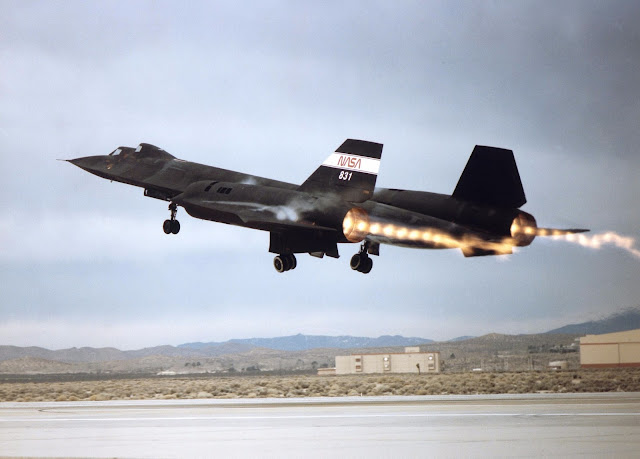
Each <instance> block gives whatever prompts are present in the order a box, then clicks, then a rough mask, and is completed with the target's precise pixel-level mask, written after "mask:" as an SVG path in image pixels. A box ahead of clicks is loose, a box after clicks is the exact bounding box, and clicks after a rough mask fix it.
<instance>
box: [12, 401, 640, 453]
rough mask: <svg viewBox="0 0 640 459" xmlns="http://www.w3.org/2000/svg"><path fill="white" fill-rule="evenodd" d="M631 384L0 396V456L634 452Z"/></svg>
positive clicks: (637, 427) (639, 419) (637, 444)
mask: <svg viewBox="0 0 640 459" xmlns="http://www.w3.org/2000/svg"><path fill="white" fill-rule="evenodd" d="M639 451H640V393H606V394H532V395H515V396H509V395H492V396H485V395H478V396H436V397H434V396H424V397H342V398H301V399H242V400H171V401H156V400H150V401H113V402H73V403H70V402H50V403H0V456H4V457H7V456H29V457H136V458H146V457H154V458H156V457H214V456H215V457H331V456H340V457H461V456H463V457H478V456H480V457H540V456H554V457H572V456H573V457H638V454H639V453H638V452H639Z"/></svg>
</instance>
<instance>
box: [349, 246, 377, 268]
mask: <svg viewBox="0 0 640 459" xmlns="http://www.w3.org/2000/svg"><path fill="white" fill-rule="evenodd" d="M368 249H369V241H365V242H364V243H363V244H362V245H361V246H360V251H359V252H358V253H356V254H355V255H354V256H352V257H351V261H350V262H349V265H350V266H351V269H353V270H354V271H358V272H361V273H362V274H369V273H370V272H371V268H373V260H372V259H371V258H370V257H369V255H368V253H367V251H368Z"/></svg>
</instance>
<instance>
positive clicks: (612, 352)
mask: <svg viewBox="0 0 640 459" xmlns="http://www.w3.org/2000/svg"><path fill="white" fill-rule="evenodd" d="M580 366H581V367H582V368H613V367H640V329H637V330H629V331H624V332H617V333H607V334H604V335H587V336H584V337H582V338H580Z"/></svg>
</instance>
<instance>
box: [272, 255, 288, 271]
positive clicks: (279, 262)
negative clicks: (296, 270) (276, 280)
mask: <svg viewBox="0 0 640 459" xmlns="http://www.w3.org/2000/svg"><path fill="white" fill-rule="evenodd" d="M273 267H274V268H276V271H278V272H279V273H283V272H285V271H286V269H285V267H286V265H285V263H284V260H283V259H282V257H281V256H280V255H278V256H277V257H275V258H274V259H273Z"/></svg>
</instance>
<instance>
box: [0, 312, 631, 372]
mask: <svg viewBox="0 0 640 459" xmlns="http://www.w3.org/2000/svg"><path fill="white" fill-rule="evenodd" d="M635 328H640V307H637V308H630V309H626V310H623V311H622V312H620V313H617V314H613V315H611V316H608V317H605V318H603V319H600V320H595V321H589V322H583V323H579V324H571V325H566V326H564V327H560V328H556V329H554V330H550V331H548V332H546V334H547V335H553V334H567V335H585V334H601V333H611V332H617V331H625V330H630V329H635ZM494 335H495V334H491V335H486V336H487V337H492V336H494ZM495 336H509V335H495ZM531 336H533V335H531ZM474 339H475V340H477V339H479V338H474V337H471V336H461V337H459V338H454V339H452V340H449V341H447V342H443V343H434V341H433V340H430V339H425V338H416V337H409V338H407V337H403V336H399V335H394V336H389V335H385V336H380V337H377V338H367V337H355V336H321V335H303V334H297V335H292V336H282V337H276V338H249V339H232V340H229V341H225V342H205V343H203V342H195V343H185V344H180V345H178V346H169V345H165V346H155V347H148V348H144V349H138V350H129V351H122V350H119V349H116V348H92V347H82V348H75V347H74V348H70V349H61V350H49V349H45V348H42V347H18V346H8V345H4V346H2V345H0V362H2V361H8V360H13V359H25V358H31V359H43V360H47V361H56V362H66V363H99V362H116V361H132V360H141V359H147V360H148V359H150V358H152V357H157V356H163V357H167V358H174V359H175V358H181V359H200V358H219V357H224V356H229V355H234V354H241V353H244V354H246V355H249V354H251V353H253V354H258V353H264V352H269V353H271V354H273V353H276V352H288V353H299V352H307V351H310V350H314V349H325V350H333V351H331V352H329V353H330V354H335V353H338V351H337V350H338V349H351V350H354V349H363V348H369V349H373V348H376V349H380V348H399V347H402V346H418V345H425V344H439V345H441V346H446V344H447V343H451V344H454V343H462V344H463V343H466V342H469V343H470V344H471V343H472V342H474ZM492 340H493V341H495V340H494V339H492ZM434 349H435V348H434Z"/></svg>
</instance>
